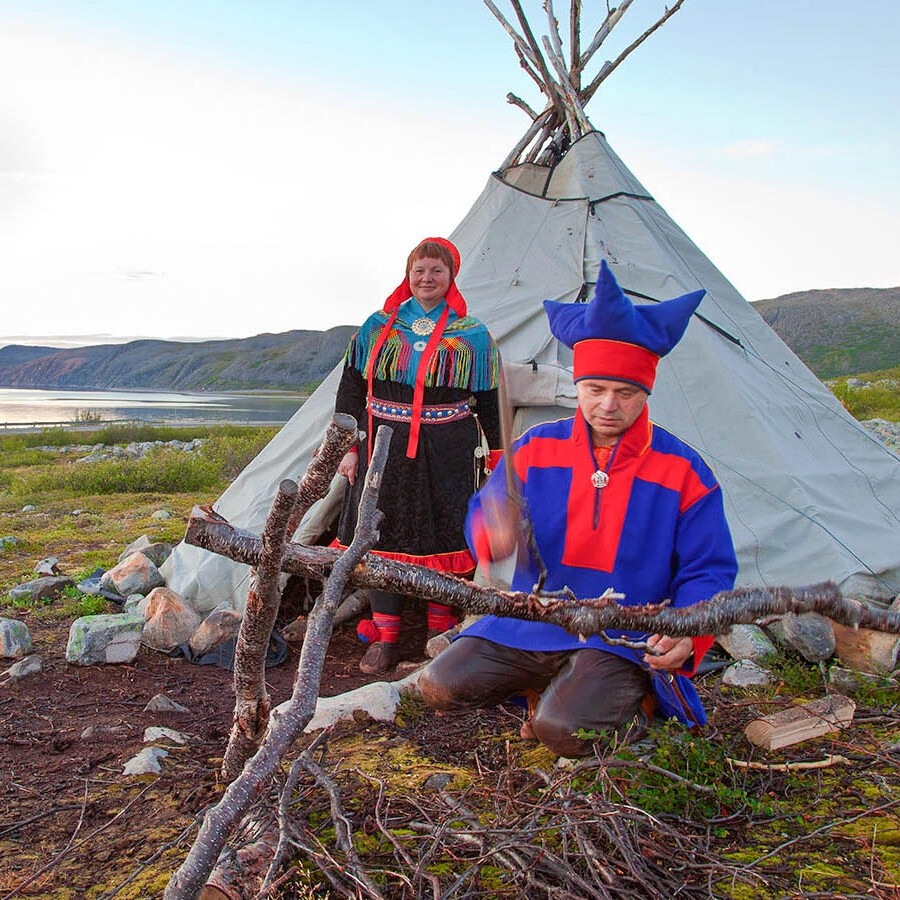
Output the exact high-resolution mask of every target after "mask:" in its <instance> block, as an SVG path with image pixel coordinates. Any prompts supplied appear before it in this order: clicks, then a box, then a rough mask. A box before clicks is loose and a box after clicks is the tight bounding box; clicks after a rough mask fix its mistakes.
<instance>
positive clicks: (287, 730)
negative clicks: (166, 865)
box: [163, 426, 392, 900]
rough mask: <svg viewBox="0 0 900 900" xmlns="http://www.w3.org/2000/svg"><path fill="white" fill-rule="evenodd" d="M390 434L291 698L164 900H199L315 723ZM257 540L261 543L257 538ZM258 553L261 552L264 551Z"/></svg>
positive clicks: (373, 523)
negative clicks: (335, 628)
mask: <svg viewBox="0 0 900 900" xmlns="http://www.w3.org/2000/svg"><path fill="white" fill-rule="evenodd" d="M391 434H392V432H391V429H390V428H388V427H386V426H382V427H381V428H379V430H378V434H377V435H376V438H375V444H374V447H373V451H372V462H371V465H370V467H369V471H368V472H367V473H366V483H365V487H364V489H363V493H362V497H361V498H360V505H359V518H358V522H357V527H356V533H355V534H354V537H353V541H352V542H351V544H350V546H349V547H348V548H347V550H346V551H344V553H343V554H342V555H341V558H340V559H339V560H338V561H337V562H336V563H335V564H334V565H333V566H332V567H331V572H330V576H329V577H328V578H327V579H326V580H325V588H324V592H323V594H322V596H321V598H320V599H319V600H318V602H317V603H316V605H315V606H314V607H313V609H312V612H311V613H310V616H309V624H308V626H307V632H306V639H305V640H304V642H303V649H302V651H301V653H300V662H299V665H298V667H297V676H296V678H295V680H294V689H293V692H292V694H291V699H290V700H289V701H288V702H287V703H285V704H283V705H282V706H281V707H279V710H278V714H277V715H274V714H273V716H272V718H271V721H270V725H269V730H268V733H267V735H266V737H265V738H264V740H263V742H262V744H261V745H260V748H259V750H258V751H257V753H256V755H255V756H253V757H252V759H250V760H249V762H247V764H246V765H245V766H244V770H243V771H242V772H241V774H240V775H239V776H238V777H237V778H236V779H235V780H234V781H233V782H232V783H231V784H230V785H229V786H228V787H227V788H226V790H225V793H224V794H223V796H222V799H221V800H220V801H219V802H218V803H217V804H216V805H215V806H214V807H212V808H211V809H210V810H209V811H208V812H207V813H206V815H205V816H204V819H203V823H202V825H201V826H200V830H199V831H198V833H197V837H196V839H195V841H194V843H193V845H192V847H191V849H190V851H189V852H188V855H187V857H186V858H185V860H184V862H183V863H182V865H181V867H180V868H179V869H178V871H177V872H175V874H174V875H173V876H172V878H171V879H170V881H169V884H168V885H167V886H166V890H165V893H164V894H163V900H195V898H196V897H197V896H198V895H199V893H200V891H201V890H202V888H203V885H204V884H205V882H206V879H207V878H208V877H209V873H210V872H211V871H212V869H213V866H214V865H215V863H216V860H217V859H218V856H219V853H220V852H221V850H222V848H223V847H224V846H225V842H226V841H227V839H228V836H229V835H230V833H231V832H232V831H233V829H234V828H235V826H236V825H237V824H238V822H240V820H241V818H242V817H243V815H244V814H245V813H246V812H247V810H248V809H249V808H250V806H251V804H252V803H253V801H254V800H255V799H256V797H257V796H258V795H259V794H260V792H261V791H263V790H264V789H265V788H266V787H267V785H268V784H269V783H270V781H271V779H272V776H273V774H274V773H275V770H276V768H277V767H278V765H279V763H280V762H281V760H282V758H283V757H284V755H285V754H286V753H287V751H288V750H289V749H290V747H291V744H293V743H294V741H295V740H296V739H297V737H298V736H299V735H300V734H301V733H302V731H303V729H304V728H305V727H306V726H307V724H308V723H309V721H310V719H312V716H313V713H314V712H315V709H316V701H317V700H318V696H319V684H320V682H321V677H322V667H323V665H324V662H325V651H326V649H327V647H328V642H329V640H330V639H331V630H332V625H333V619H334V613H335V611H336V610H337V608H338V606H339V605H340V602H341V598H342V596H343V592H344V587H345V585H346V583H347V579H348V577H349V575H350V573H351V572H352V571H353V570H354V568H355V566H356V565H357V563H358V562H359V560H360V559H361V558H362V557H363V556H364V555H365V554H366V553H367V552H368V550H369V549H371V547H373V546H374V545H375V543H376V542H377V540H378V526H379V524H380V521H381V513H380V512H379V510H378V509H377V503H378V491H379V488H380V486H381V475H382V472H383V471H384V466H385V463H386V462H387V453H388V447H389V446H390V439H391ZM256 540H257V541H258V542H259V539H258V538H257V539H256ZM260 543H261V542H260ZM258 549H260V551H261V548H258ZM287 549H288V552H290V551H291V550H296V549H300V548H298V547H297V546H296V545H289V546H288V548H287Z"/></svg>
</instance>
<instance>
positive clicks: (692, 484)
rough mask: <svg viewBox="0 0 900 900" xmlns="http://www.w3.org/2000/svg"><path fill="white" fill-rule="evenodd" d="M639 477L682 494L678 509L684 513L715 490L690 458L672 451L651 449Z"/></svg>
mask: <svg viewBox="0 0 900 900" xmlns="http://www.w3.org/2000/svg"><path fill="white" fill-rule="evenodd" d="M637 477H638V478H640V479H641V481H649V482H650V483H651V484H658V485H660V487H664V488H668V489H669V490H671V491H676V492H677V493H678V494H679V496H680V500H679V504H678V511H679V512H682V513H683V512H684V511H685V510H686V509H690V508H691V507H692V506H693V505H694V504H695V503H696V502H697V501H698V500H700V499H701V498H703V497H705V496H706V495H707V494H708V493H710V492H711V491H713V490H714V488H710V487H707V486H706V485H705V484H704V483H703V482H702V481H701V480H700V476H699V475H698V474H697V473H696V472H695V471H694V468H693V466H692V465H691V463H690V460H687V459H685V458H684V457H683V456H675V455H674V454H672V453H660V452H659V450H651V451H650V452H649V453H648V454H647V457H646V459H645V460H644V463H643V465H642V466H641V471H640V473H639V474H638V475H637Z"/></svg>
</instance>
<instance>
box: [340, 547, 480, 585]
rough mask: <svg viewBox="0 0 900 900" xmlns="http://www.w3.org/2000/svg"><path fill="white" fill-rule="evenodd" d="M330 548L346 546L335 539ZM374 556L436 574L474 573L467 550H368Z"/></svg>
mask: <svg viewBox="0 0 900 900" xmlns="http://www.w3.org/2000/svg"><path fill="white" fill-rule="evenodd" d="M329 546H331V547H337V548H339V549H340V550H346V549H347V546H346V544H342V543H341V542H340V541H339V540H338V539H337V538H335V539H334V540H333V541H332V542H331V544H330V545H329ZM369 552H370V553H371V554H373V555H374V556H383V557H384V558H385V559H396V560H397V562H405V563H412V565H414V566H424V567H425V568H426V569H434V570H435V571H437V572H447V573H449V574H450V575H460V576H466V575H471V574H472V573H473V572H474V571H475V558H474V557H473V556H472V554H471V553H470V552H469V551H468V550H457V551H455V552H452V553H432V554H429V555H428V556H413V555H412V554H409V553H393V552H391V551H390V550H370V551H369Z"/></svg>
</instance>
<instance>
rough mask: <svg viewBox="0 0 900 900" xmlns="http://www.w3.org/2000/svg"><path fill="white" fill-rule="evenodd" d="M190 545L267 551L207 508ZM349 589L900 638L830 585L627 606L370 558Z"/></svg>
mask: <svg viewBox="0 0 900 900" xmlns="http://www.w3.org/2000/svg"><path fill="white" fill-rule="evenodd" d="M185 541H186V542H187V543H188V544H194V545H196V546H198V547H203V548H205V549H206V550H210V551H212V552H213V553H219V554H221V555H223V556H228V557H230V558H231V559H234V560H237V561H238V562H243V563H247V564H249V565H255V564H256V562H257V560H258V559H259V556H260V554H261V552H262V542H261V540H260V539H259V538H258V537H256V536H255V535H252V534H250V533H249V532H246V531H242V530H241V529H238V528H234V527H233V526H232V525H230V524H229V523H228V522H227V521H226V520H225V519H223V518H222V517H221V516H219V515H218V514H216V513H215V512H212V511H211V510H209V509H207V508H200V507H196V508H195V509H194V513H193V515H192V516H191V520H190V522H189V523H188V528H187V534H186V535H185ZM340 557H341V551H340V550H338V549H333V548H330V547H301V546H299V545H297V544H291V545H289V546H288V548H287V550H286V551H285V555H284V560H283V563H282V567H283V569H284V571H285V572H291V573H293V574H297V575H307V576H311V577H314V578H323V577H326V576H327V574H328V572H329V571H330V570H331V567H332V566H334V565H335V564H336V563H337V561H338V560H339V559H340ZM348 584H351V585H353V586H354V587H366V588H374V589H377V590H387V591H396V592H397V593H401V594H404V595H406V596H408V597H412V598H415V599H418V600H434V601H437V602H440V603H445V604H447V605H450V606H458V607H460V608H461V609H464V610H466V611H467V612H471V613H475V614H480V613H493V614H494V615H498V616H511V617H513V618H519V619H528V620H531V621H541V622H550V623H552V624H554V625H560V626H562V627H563V628H565V629H566V631H568V632H570V633H571V634H582V635H585V636H587V635H593V634H599V633H600V632H602V631H607V630H611V629H622V630H624V631H650V632H658V633H661V634H668V635H670V636H671V637H690V636H697V635H703V634H721V633H723V632H724V631H726V630H727V629H728V628H730V627H731V626H732V625H737V624H750V623H753V622H755V621H756V620H757V619H761V618H765V617H766V616H772V615H783V614H784V613H788V612H793V613H798V614H800V613H805V612H818V613H821V614H822V615H824V616H828V617H829V618H830V619H832V620H834V621H835V622H839V623H841V624H842V625H849V626H850V627H851V628H860V627H862V628H872V629H873V630H876V631H886V632H889V633H890V634H900V612H890V611H885V610H878V609H872V608H871V607H868V606H866V605H865V604H862V603H858V602H857V601H854V600H848V599H845V598H843V597H841V594H840V591H839V590H838V589H837V587H836V586H835V585H834V584H832V583H830V582H824V583H822V584H817V585H810V586H806V587H798V588H790V587H767V588H736V589H734V590H732V591H721V592H720V593H718V594H716V595H715V596H714V597H712V598H711V599H710V600H708V601H707V602H706V603H700V604H697V605H695V606H689V607H686V608H683V609H673V608H671V607H669V606H667V605H665V604H658V605H652V604H651V605H645V606H623V605H621V604H619V603H618V602H617V601H616V600H615V599H613V598H611V597H595V598H592V599H582V600H573V599H570V598H565V597H563V598H560V597H546V596H537V595H534V594H526V593H524V592H522V591H498V590H494V589H493V588H483V587H479V586H478V585H475V584H473V583H472V582H471V581H466V580H464V579H462V578H456V577H454V576H452V575H445V574H444V573H442V572H436V571H434V570H433V569H426V568H423V567H422V566H415V565H412V564H410V563H402V562H399V561H397V560H393V559H386V558H385V557H381V556H376V555H375V554H367V555H365V556H364V557H363V558H362V559H361V560H360V561H359V562H358V563H355V564H354V567H353V569H352V571H351V572H350V574H349V578H348Z"/></svg>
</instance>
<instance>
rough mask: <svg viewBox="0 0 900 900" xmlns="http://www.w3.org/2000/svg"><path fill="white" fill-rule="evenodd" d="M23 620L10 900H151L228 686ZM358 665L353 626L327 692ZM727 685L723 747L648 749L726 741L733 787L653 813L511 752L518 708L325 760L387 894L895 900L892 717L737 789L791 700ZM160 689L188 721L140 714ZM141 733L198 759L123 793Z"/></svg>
mask: <svg viewBox="0 0 900 900" xmlns="http://www.w3.org/2000/svg"><path fill="white" fill-rule="evenodd" d="M22 618H23V620H24V621H25V622H26V624H27V625H28V626H29V628H30V629H31V633H32V638H33V641H34V651H35V652H36V653H39V654H40V655H41V656H42V657H43V659H44V666H45V669H44V673H43V674H42V675H40V676H37V677H33V678H29V679H26V680H24V681H22V682H20V683H18V684H15V685H12V686H7V687H4V688H0V900H10V898H13V897H32V898H33V897H41V898H82V897H84V898H93V900H96V898H112V897H120V898H126V897H127V898H153V897H159V896H161V894H162V892H163V890H164V888H165V885H166V883H167V881H168V879H169V877H170V875H171V874H172V872H173V871H174V870H175V869H176V868H177V866H178V865H179V864H180V862H181V861H182V860H183V859H184V856H185V854H186V853H187V850H188V848H189V846H190V844H191V842H192V841H193V837H194V834H195V830H196V824H197V821H198V818H199V816H200V815H202V812H203V810H204V809H205V808H206V807H207V805H208V804H210V803H211V802H215V801H216V800H217V799H218V798H219V796H220V795H221V791H222V785H221V784H220V783H219V780H218V776H217V772H218V767H219V764H220V762H221V757H222V754H223V752H224V747H225V743H226V740H227V736H228V730H229V727H230V722H231V715H232V709H233V693H232V686H231V673H230V672H228V671H226V670H223V669H220V668H216V667H214V666H195V665H191V664H189V663H187V662H185V661H184V660H177V659H172V658H168V657H166V656H164V655H162V654H159V653H155V652H152V651H149V650H146V649H142V650H141V652H140V654H139V655H138V657H137V659H136V660H135V662H134V663H133V664H130V665H115V666H102V667H101V666H95V667H89V668H78V667H74V666H70V665H68V664H67V663H66V662H65V644H66V638H67V633H68V625H67V623H47V622H46V621H43V620H41V619H38V618H36V617H34V616H33V615H31V614H30V613H28V612H23V613H22ZM405 626H406V627H405V629H404V640H403V647H404V651H403V656H405V657H406V658H407V659H422V658H423V656H422V644H423V640H424V632H425V623H424V616H423V615H422V613H421V611H420V610H417V609H415V608H413V609H412V610H411V611H409V612H408V613H407V614H406V620H405ZM362 652H363V650H362V645H361V644H360V643H359V642H358V640H357V638H356V635H355V628H354V626H353V625H352V624H350V625H345V626H343V627H342V628H341V629H340V630H339V631H338V632H337V633H336V634H335V636H334V638H333V640H332V642H331V645H330V647H329V653H328V658H327V661H326V666H325V671H324V673H323V680H322V687H321V691H320V693H321V695H323V696H327V695H333V694H336V693H342V692H344V691H347V690H350V689H352V688H355V687H358V686H359V685H361V684H363V683H365V682H366V681H367V680H371V679H368V678H367V677H366V676H364V675H362V674H361V673H360V672H359V671H358V669H357V662H358V660H359V658H360V656H361V654H362ZM297 658H298V648H297V647H292V648H291V654H290V657H289V659H288V661H287V662H286V663H285V664H283V665H282V666H279V667H276V668H272V669H270V670H269V671H268V675H267V682H268V688H269V691H270V695H271V698H272V701H273V703H275V704H277V703H280V702H282V701H284V700H286V699H287V698H288V697H289V695H290V692H291V688H292V681H293V677H294V673H295V669H296V664H297ZM718 685H719V679H718V676H710V677H709V678H707V679H706V680H704V681H702V682H701V685H700V686H701V692H702V693H703V694H704V699H705V701H706V703H707V707H708V709H709V710H710V713H711V723H710V727H709V729H708V730H707V735H708V736H709V737H710V738H711V739H712V740H713V741H717V742H718V744H717V745H715V744H712V743H709V744H701V743H700V742H699V740H698V742H697V745H696V747H695V743H694V741H693V740H692V739H690V737H687V738H686V737H684V736H683V735H679V736H677V739H676V740H672V739H671V735H669V732H668V731H667V730H666V728H665V727H663V726H661V728H662V730H661V731H660V732H659V734H658V735H657V736H656V738H655V740H654V741H651V744H650V746H651V747H652V746H655V747H656V748H657V750H656V755H655V756H654V757H653V760H654V764H656V765H659V764H660V762H662V763H663V764H664V766H663V768H666V769H671V772H672V773H679V774H678V775H677V776H676V777H678V778H681V781H682V782H684V779H685V778H686V779H687V784H689V785H690V784H693V779H694V778H697V780H698V781H699V780H701V779H700V777H699V772H698V769H699V761H698V760H694V758H693V757H692V755H691V754H693V753H696V752H697V751H698V748H701V747H702V748H703V752H704V753H709V752H710V748H713V747H715V746H718V748H719V749H718V750H717V751H716V752H720V753H721V760H723V762H722V763H721V775H722V784H721V785H720V786H712V787H710V786H708V785H706V786H704V785H701V786H700V787H698V788H697V789H696V790H697V791H700V793H696V792H695V793H696V796H694V797H692V796H691V793H692V790H693V789H692V790H689V791H688V792H687V795H686V796H687V799H686V800H684V801H682V800H677V802H675V801H673V803H674V806H673V807H672V810H671V811H669V812H659V811H657V812H656V813H655V814H654V815H653V816H648V815H645V814H643V813H641V811H640V810H639V809H638V808H637V804H635V802H633V799H632V797H631V796H630V795H629V791H630V790H631V789H632V788H633V786H634V783H636V779H637V776H638V774H640V775H641V777H643V776H644V775H646V774H647V771H648V770H647V767H646V765H645V764H644V763H643V762H641V760H640V758H638V757H630V758H628V759H624V760H619V761H618V762H612V761H610V760H609V759H594V760H593V761H590V760H589V761H588V763H587V764H586V766H587V767H586V768H585V769H584V770H575V771H574V772H573V771H568V772H567V771H566V770H559V769H555V768H554V760H553V758H552V757H549V755H548V754H547V753H546V752H545V751H541V749H540V748H536V747H535V745H534V744H533V743H529V742H525V741H522V740H521V739H520V738H519V736H518V729H519V725H520V723H521V721H522V715H523V714H522V712H521V711H520V710H518V709H516V708H515V707H501V708H497V709H494V710H485V711H479V712H475V713H469V714H459V715H448V716H440V715H437V714H435V713H432V712H429V711H425V710H422V709H414V708H408V709H406V710H405V711H403V712H402V713H401V715H400V716H399V717H398V720H397V722H396V723H394V724H385V723H374V722H372V721H371V720H370V719H367V718H366V717H361V718H360V719H359V720H358V721H356V722H354V723H351V724H349V725H346V726H343V727H342V728H341V729H340V730H339V733H337V734H335V735H334V736H333V738H332V739H331V740H330V741H329V743H328V744H327V746H326V747H325V748H324V749H323V751H322V755H321V757H320V758H321V759H322V760H323V765H324V761H325V760H326V759H327V760H328V761H329V762H328V765H329V767H331V766H332V765H333V766H334V773H335V774H334V777H335V778H340V779H341V785H342V792H343V801H344V807H345V810H346V811H347V814H348V817H349V819H350V821H352V823H353V827H354V831H355V833H356V835H357V838H358V842H359V844H360V852H361V856H362V857H363V860H364V863H365V865H366V867H367V869H368V871H369V872H374V873H377V877H378V880H379V882H380V883H382V884H383V886H384V895H385V896H386V897H419V896H422V897H424V896H428V897H437V896H441V897H450V896H452V897H550V896H554V897H568V898H576V897H592V896H597V897H607V896H608V897H629V898H630V897H634V898H653V897H672V896H676V894H677V895H678V896H683V897H732V896H733V897H798V898H800V897H803V898H807V897H808V898H814V897H880V898H885V900H887V898H900V821H898V815H897V814H898V809H900V772H898V769H900V765H898V757H897V756H893V757H891V756H890V755H889V754H888V753H887V752H886V751H885V749H884V748H885V744H886V741H889V740H890V735H891V734H893V735H894V736H895V737H894V739H895V740H896V738H897V737H900V734H898V731H900V708H898V705H897V703H896V702H895V703H894V704H893V706H890V705H888V706H887V707H885V706H884V705H882V706H880V707H865V706H864V705H862V704H861V705H860V706H859V707H858V710H857V722H856V723H855V724H854V727H853V728H852V729H851V730H850V731H848V732H846V733H843V734H839V735H832V736H830V737H828V738H826V739H823V740H821V741H817V742H814V745H813V746H810V745H809V744H807V745H803V746H802V747H799V748H794V749H792V750H790V751H786V752H784V753H782V754H781V755H780V756H779V762H784V761H785V760H795V761H799V760H809V759H821V758H823V757H824V756H827V755H828V754H832V753H837V754H841V755H843V756H844V757H845V758H846V759H847V763H846V764H844V765H840V766H835V767H829V768H826V769H820V770H818V771H816V770H812V771H810V772H808V773H807V774H802V775H797V774H791V773H790V772H783V771H777V770H768V771H752V770H750V771H744V772H742V773H741V774H740V775H735V773H734V772H733V771H732V770H731V769H729V768H728V767H727V766H726V765H725V763H724V759H725V758H726V757H734V758H740V759H747V758H750V757H751V756H752V755H753V754H752V751H751V750H750V749H749V748H748V745H747V744H746V742H745V741H744V739H743V737H742V735H741V729H742V727H743V725H744V724H746V722H747V721H748V720H749V719H750V718H752V717H753V716H754V715H759V714H763V713H767V712H772V711H774V710H775V709H777V708H780V707H781V706H784V705H787V704H788V703H789V702H790V700H791V698H790V696H779V695H778V691H777V690H776V691H775V693H774V695H773V696H771V697H770V698H769V699H767V700H763V701H760V700H753V699H742V698H741V697H734V696H732V697H730V698H728V697H726V696H725V695H724V694H723V693H722V691H721V688H720V687H719V686H718ZM158 692H164V693H165V694H166V695H167V696H169V697H170V698H171V699H173V700H175V701H177V702H178V703H180V704H182V705H183V706H185V707H187V709H188V710H189V712H187V713H179V714H174V713H167V714H160V713H150V712H145V711H144V707H145V705H146V704H147V702H148V700H150V698H151V697H153V696H154V695H155V694H157V693H158ZM150 725H164V726H167V727H170V728H173V729H176V730H178V731H181V732H184V733H186V734H188V735H190V741H189V744H188V745H187V746H185V747H171V748H170V755H169V757H168V758H167V759H165V760H163V764H162V774H161V775H159V776H141V777H126V776H124V775H123V766H124V764H125V762H126V761H127V760H129V759H130V758H131V757H132V756H134V755H135V754H136V753H137V752H138V751H139V750H140V749H141V748H142V746H143V734H144V729H145V728H146V727H147V726H150ZM89 728H91V729H93V731H92V732H89V733H88V734H85V730H86V729H89ZM307 743H308V742H307ZM666 748H668V749H666ZM662 750H665V752H666V753H668V754H669V755H668V756H665V755H662V756H661V755H660V754H661V752H662ZM330 770H331V769H330ZM338 770H340V775H338V774H336V773H337V772H338ZM435 777H438V778H442V779H443V781H441V782H440V783H439V784H438V785H437V786H435V783H434V781H433V780H432V779H434V778H435ZM451 782H452V787H450V788H447V789H446V790H444V789H443V787H444V786H445V785H447V784H450V783H451ZM683 789H684V786H683V784H680V783H679V782H677V781H675V780H672V779H670V778H669V777H668V776H666V777H665V778H661V779H660V780H659V782H658V784H657V786H655V787H654V786H652V785H651V786H650V787H649V788H648V790H650V793H648V794H645V795H643V796H644V797H645V798H647V799H652V801H653V802H654V803H662V804H663V806H665V803H664V800H665V797H666V796H667V792H670V791H676V790H683ZM703 791H706V793H703ZM298 807H300V808H302V810H303V813H302V815H303V816H305V819H304V821H305V822H306V825H307V831H308V832H310V833H311V832H315V834H316V841H317V842H318V843H316V844H315V846H316V847H323V846H327V845H328V844H329V837H328V835H329V833H330V832H329V828H328V824H329V822H330V818H329V807H328V801H327V798H326V797H324V795H323V793H322V792H321V791H320V790H317V789H316V788H315V785H311V786H308V787H306V788H304V789H303V791H302V792H301V795H300V796H299V798H298ZM484 821H488V822H490V823H492V825H491V829H490V831H485V829H484V827H483V826H482V825H480V824H479V822H484ZM467 822H468V823H469V824H468V825H466V823H467ZM465 829H468V830H465ZM463 832H465V833H463ZM387 836H390V837H389V838H388V837H387ZM404 841H409V842H412V843H411V844H407V843H402V842H404ZM329 852H330V853H331V854H332V855H335V856H336V852H335V851H334V849H333V847H332V849H331V850H330V851H329ZM335 866H336V869H335V870H337V869H340V868H341V865H340V864H335ZM326 867H327V864H326ZM292 871H293V876H292V878H291V879H290V880H289V881H286V882H285V883H284V884H283V885H282V886H281V887H280V888H279V889H278V890H276V891H275V892H274V893H273V894H271V896H273V897H282V898H287V897H310V898H311V897H329V896H335V897H336V896H342V894H341V893H340V892H339V891H338V890H336V889H335V887H334V882H332V885H331V887H330V888H329V884H328V881H326V880H325V879H324V878H323V877H321V875H318V876H317V875H316V874H315V873H316V872H317V871H318V870H317V869H316V868H315V867H314V866H313V867H307V868H304V867H302V866H301V867H299V868H298V867H295V868H294V869H293V870H292ZM310 872H312V874H310ZM334 877H337V876H334ZM348 895H352V894H348Z"/></svg>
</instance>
